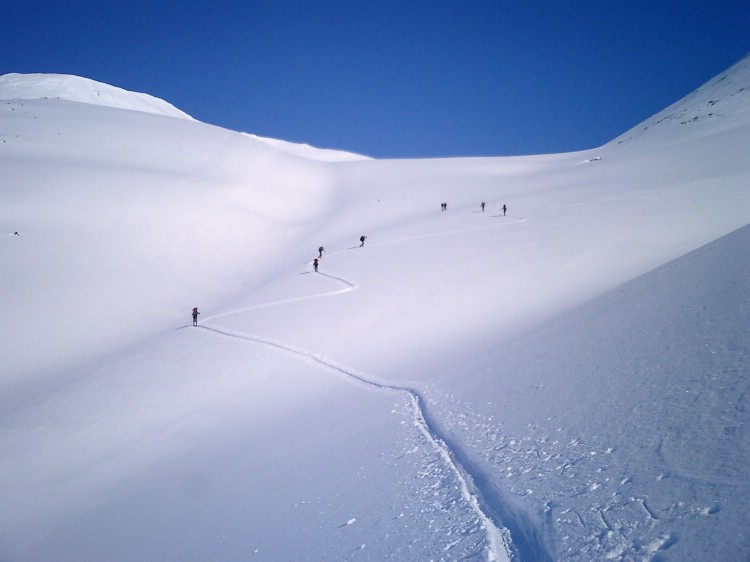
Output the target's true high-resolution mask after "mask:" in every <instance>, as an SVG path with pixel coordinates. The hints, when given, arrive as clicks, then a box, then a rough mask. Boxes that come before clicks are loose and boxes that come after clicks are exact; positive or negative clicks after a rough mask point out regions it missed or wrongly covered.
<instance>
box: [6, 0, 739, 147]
mask: <svg viewBox="0 0 750 562" xmlns="http://www.w3.org/2000/svg"><path fill="white" fill-rule="evenodd" d="M0 13H2V18H0V53H2V55H1V56H0V74H5V73H8V72H22V73H31V72H49V73H64V74H76V75H80V76H85V77H87V78H92V79H94V80H99V81H101V82H106V83H108V84H112V85H115V86H119V87H122V88H125V89H128V90H133V91H139V92H146V93H149V94H152V95H154V96H157V97H160V98H162V99H165V100H166V101H168V102H170V103H172V104H173V105H175V106H177V107H178V108H180V109H182V110H183V111H186V112H187V113H189V114H191V115H192V116H193V117H195V118H197V119H199V120H201V121H204V122H206V123H211V124H214V125H218V126H221V127H225V128H228V129H233V130H237V131H243V132H248V133H253V134H257V135H261V136H266V137H273V138H279V139H284V140H289V141H293V142H304V143H308V144H311V145H313V146H318V147H321V148H339V149H344V150H349V151H351V152H357V153H361V154H366V155H369V156H373V157H378V158H386V157H389V158H390V157H395V158H422V157H446V156H504V155H519V154H539V153H552V152H568V151H574V150H582V149H586V148H594V147H596V146H599V145H601V144H604V143H605V142H607V141H609V140H611V139H612V138H614V137H615V136H617V135H619V134H620V133H623V132H624V131H626V130H627V129H629V128H630V127H632V126H634V125H636V124H638V123H639V122H641V121H642V120H643V119H645V118H647V117H649V116H650V115H653V114H654V113H656V112H657V111H659V110H661V109H663V108H664V107H666V106H667V105H669V104H671V103H672V102H674V101H676V100H677V99H679V98H681V97H682V96H684V95H686V94H688V93H690V92H691V91H692V90H694V89H695V88H697V87H698V86H700V85H701V84H702V83H704V82H705V81H707V80H708V79H710V78H712V77H713V76H715V75H716V74H718V73H720V72H721V71H723V70H725V69H726V68H728V67H729V66H731V65H732V64H733V63H735V62H737V61H738V60H739V59H740V58H742V56H744V55H745V54H747V53H748V52H749V51H750V31H748V30H750V2H747V0H742V1H740V0H737V1H734V0H732V1H729V0H727V1H723V0H706V1H703V0H700V1H698V0H696V1H690V0H674V1H666V0H665V1H660V0H649V1H647V0H630V1H624V0H623V1H620V0H599V1H593V0H591V1H577V0H569V1H562V0H559V1H557V0H555V1H553V0H547V1H536V0H516V1H510V0H494V1H490V0H451V1H447V0H444V1H423V0H372V1H364V0H362V1H359V0H318V1H315V0H307V1H297V0H289V1H286V0H276V1H271V0H257V1H254V0H245V1H242V0H238V1H223V0H216V1H214V2H208V1H205V0H200V1H196V0H190V1H188V0H185V1H176V0H175V1H160V0H153V1H151V2H125V1H124V0H68V1H60V0H57V1H51V0H46V1H40V0H0Z"/></svg>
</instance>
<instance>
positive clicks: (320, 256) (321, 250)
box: [318, 246, 326, 258]
mask: <svg viewBox="0 0 750 562" xmlns="http://www.w3.org/2000/svg"><path fill="white" fill-rule="evenodd" d="M325 251H326V249H325V248H324V247H323V246H321V247H320V248H318V257H319V258H322V257H323V252H325Z"/></svg>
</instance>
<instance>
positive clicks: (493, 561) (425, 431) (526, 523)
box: [199, 220, 552, 562]
mask: <svg viewBox="0 0 750 562" xmlns="http://www.w3.org/2000/svg"><path fill="white" fill-rule="evenodd" d="M516 222H523V220H521V221H516ZM481 228H487V227H477V228H472V229H470V230H479V229H481ZM445 234H450V233H449V232H440V233H433V234H429V235H425V236H421V237H419V238H428V237H431V236H440V235H445ZM411 239H413V238H405V239H399V240H389V241H384V242H381V243H382V244H385V243H389V244H390V243H397V242H403V241H405V240H411ZM332 255H333V254H332ZM317 275H320V276H322V277H327V278H329V279H331V281H333V282H335V283H337V284H339V285H341V287H340V288H339V289H337V290H333V291H328V292H324V293H315V294H312V295H305V296H301V297H294V298H289V299H282V300H276V301H270V302H265V303H261V304H257V305H253V306H248V307H244V308H240V309H235V310H231V311H228V312H226V313H222V314H218V315H214V316H210V317H208V318H205V319H204V323H203V324H201V325H199V327H200V328H202V329H203V330H206V331H208V332H210V333H212V334H214V335H216V336H223V337H227V338H232V339H236V340H241V341H245V342H248V343H251V344H255V345H261V346H265V347H268V348H271V349H274V350H276V351H279V352H283V353H287V354H290V355H292V356H294V357H296V358H298V359H300V360H303V361H307V362H311V363H312V364H314V365H315V366H317V367H318V368H321V369H323V370H326V371H328V372H331V373H334V374H336V375H338V376H340V377H342V378H344V379H345V380H347V381H349V382H354V383H357V384H361V385H364V386H366V387H369V388H371V389H372V388H374V389H376V390H379V391H383V392H399V393H405V394H406V395H407V396H408V398H409V401H410V403H411V405H412V408H413V416H414V424H415V426H416V427H417V429H418V430H419V431H420V432H421V433H422V435H423V436H424V437H425V439H426V440H427V441H428V442H429V443H430V445H431V446H432V447H433V449H434V450H435V451H436V452H437V453H438V455H439V456H440V457H441V458H442V459H443V461H444V463H445V465H446V466H447V467H448V468H449V470H450V471H451V472H453V474H454V475H455V476H456V478H457V479H458V482H459V483H460V488H461V495H462V497H463V498H464V500H465V501H466V502H467V504H468V505H469V506H470V507H471V509H472V510H473V511H474V512H475V513H476V515H477V517H478V519H479V521H480V522H481V525H482V528H483V529H484V531H485V533H486V540H487V547H486V553H485V554H486V559H487V560H488V561H489V562H510V561H511V559H513V560H514V561H515V560H517V561H518V562H551V561H552V556H551V555H550V554H549V553H548V550H547V548H546V546H545V544H544V540H543V538H542V533H541V529H540V528H539V526H538V525H537V524H535V523H534V522H532V521H531V520H530V519H529V517H528V515H527V514H525V513H524V512H523V511H522V510H520V509H518V508H515V507H514V506H513V505H512V502H509V501H507V498H506V497H505V496H504V494H503V493H502V492H501V491H500V490H499V489H498V488H497V486H496V485H495V484H494V483H493V481H492V478H491V477H490V476H489V475H487V474H485V473H484V472H483V471H482V469H481V468H480V466H479V465H478V463H477V462H475V461H473V460H472V457H471V455H470V454H469V453H468V452H467V451H465V450H464V448H463V447H462V446H461V445H460V444H459V443H457V442H456V441H455V440H453V439H451V438H450V437H449V436H448V435H447V434H446V433H445V432H443V431H442V430H441V429H440V426H439V425H438V424H437V423H436V422H435V421H434V420H433V419H432V417H431V416H430V413H429V410H428V408H427V406H426V402H425V399H424V397H423V396H422V394H421V393H420V392H419V391H418V390H417V389H416V388H412V387H409V386H405V385H397V384H386V383H383V382H380V381H378V380H377V379H375V378H374V377H371V376H368V375H366V374H363V373H358V372H356V371H355V370H353V369H348V368H344V367H342V366H340V365H337V364H335V363H334V362H332V361H330V360H327V359H325V358H323V357H321V356H320V355H317V354H315V353H313V352H311V351H309V350H302V349H296V348H295V347H293V346H291V345H288V344H284V343H279V342H275V341H271V340H269V339H265V338H262V337H258V336H252V335H247V334H242V333H239V332H234V331H231V330H229V329H226V328H222V327H218V326H217V327H212V326H207V325H206V324H205V322H207V321H212V320H216V319H218V318H223V317H226V316H230V315H236V314H240V313H243V312H248V311H251V310H257V309H261V308H268V307H272V306H280V305H285V304H291V303H295V302H300V301H305V300H310V299H317V298H323V297H328V296H333V295H338V294H343V293H346V292H349V291H352V290H354V289H355V288H356V286H355V284H354V283H352V282H350V281H348V280H347V279H344V278H343V277H337V276H335V275H331V274H328V273H320V272H319V273H317Z"/></svg>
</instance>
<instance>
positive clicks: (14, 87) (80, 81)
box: [0, 73, 193, 120]
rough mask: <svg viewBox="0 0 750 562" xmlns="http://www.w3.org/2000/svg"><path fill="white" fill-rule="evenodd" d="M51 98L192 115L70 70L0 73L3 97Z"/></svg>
mask: <svg viewBox="0 0 750 562" xmlns="http://www.w3.org/2000/svg"><path fill="white" fill-rule="evenodd" d="M40 98H51V99H61V100H66V101H73V102H79V103H88V104H92V105H101V106H105V107H114V108H117V109H128V110H131V111H141V112H144V113H155V114H157V115H165V116H168V117H178V118H181V119H191V120H192V119H193V118H192V117H191V116H190V115H188V114H187V113H185V112H183V111H181V110H179V109H177V108H176V107H174V106H173V105H171V104H170V103H167V102H166V101H164V100H162V99H159V98H156V97H154V96H151V95H149V94H142V93H138V92H130V91H128V90H124V89H122V88H118V87H116V86H110V85H109V84H104V83H102V82H97V81H95V80H91V79H89V78H83V77H81V76H73V75H70V74H17V73H12V74H4V75H2V76H0V99H3V100H10V99H40Z"/></svg>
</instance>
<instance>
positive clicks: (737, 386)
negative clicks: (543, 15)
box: [0, 59, 750, 562]
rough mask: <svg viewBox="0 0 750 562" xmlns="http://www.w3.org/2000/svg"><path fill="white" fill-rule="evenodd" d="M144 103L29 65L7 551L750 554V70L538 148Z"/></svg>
mask: <svg viewBox="0 0 750 562" xmlns="http://www.w3.org/2000/svg"><path fill="white" fill-rule="evenodd" d="M92 92H94V93H92ZM95 92H99V94H96V93H95ZM63 94H64V95H63ZM144 96H145V95H144V94H133V93H131V92H126V91H124V90H121V89H118V88H114V87H111V86H107V85H102V84H98V83H93V82H92V81H89V80H87V79H82V78H77V77H70V76H58V75H18V74H14V75H6V76H2V77H0V99H4V101H0V166H1V167H2V170H3V180H4V181H3V185H2V188H0V203H1V204H0V233H2V234H3V236H0V272H2V275H1V276H0V309H2V310H3V312H4V322H3V324H2V327H1V328H0V342H1V343H0V346H2V347H1V348H0V356H1V357H2V374H1V375H0V404H1V405H2V408H1V409H0V450H2V451H3V454H2V457H0V476H1V477H0V493H1V494H2V497H3V506H2V508H0V558H2V559H3V560H11V561H16V560H18V561H20V560H51V559H54V560H59V561H64V560H104V559H106V560H165V559H179V560H207V559H211V560H341V559H347V558H355V559H362V560H371V559H372V560H375V559H389V558H390V559H396V560H446V561H447V560H457V559H472V560H473V559H476V560H498V561H500V560H514V561H516V560H521V561H523V562H528V561H547V560H557V561H566V560H571V561H572V560H632V561H635V560H652V561H655V562H657V561H658V562H664V561H669V560H680V561H684V560H696V561H698V560H701V561H702V560H738V559H746V558H748V557H750V538H749V537H748V535H747V529H748V528H750V517H749V516H748V514H747V511H746V509H745V506H746V505H747V503H748V501H749V500H750V481H749V479H748V478H747V476H746V474H747V467H748V464H749V462H750V434H748V432H749V431H750V429H749V428H750V424H748V421H749V420H748V411H750V403H749V402H748V400H749V398H748V397H750V389H749V388H748V385H749V384H750V383H748V380H747V372H748V356H749V354H750V349H749V348H750V338H748V325H749V324H748V312H750V310H749V306H750V304H749V303H750V298H748V297H749V295H748V286H747V279H748V277H749V276H750V260H749V259H748V256H747V251H746V249H747V247H748V244H749V243H750V227H748V226H747V224H748V218H747V211H746V210H747V208H748V204H749V203H750V191H748V189H747V186H748V182H749V180H750V164H749V163H748V162H747V158H746V154H747V147H748V139H749V138H750V111H748V108H749V107H750V103H748V102H749V101H750V59H744V60H743V61H741V62H740V63H738V64H737V65H735V66H734V67H733V68H731V69H729V70H728V71H727V72H725V73H723V74H722V75H721V76H720V77H717V78H716V79H715V80H713V81H711V82H709V83H707V84H706V85H705V86H703V87H702V88H700V89H699V90H697V91H696V92H694V93H693V94H691V95H690V96H687V97H686V98H684V99H683V100H680V101H678V102H677V103H676V104H674V105H673V106H671V107H670V108H667V109H665V111H664V112H661V113H660V114H657V115H656V116H654V117H653V118H651V119H650V120H647V121H646V122H644V124H642V125H639V126H637V127H635V128H633V129H632V130H631V131H628V132H626V133H625V134H623V135H622V136H620V137H618V139H614V140H613V141H612V142H610V143H608V144H607V145H605V146H603V147H599V148H597V149H593V150H588V151H582V152H578V153H571V154H557V155H541V156H529V157H513V158H462V159H435V160H430V159H426V160H371V159H367V158H364V157H361V156H358V155H352V154H347V153H342V152H339V151H330V150H320V149H315V148H312V147H309V146H304V145H294V144H292V143H286V142H283V141H274V140H273V139H262V138H259V137H254V136H253V135H247V134H242V133H236V132H232V131H227V130H223V129H220V128H217V127H212V126H210V125H206V124H204V123H200V122H198V121H195V120H192V119H190V118H187V116H185V115H184V114H182V115H181V112H179V110H176V109H174V111H173V110H172V109H170V108H171V107H172V106H170V105H169V104H167V103H166V102H163V101H161V100H157V99H156V98H151V97H150V96H149V97H144ZM482 201H485V202H486V203H487V205H486V209H485V211H484V212H483V211H482V210H481V209H480V207H479V204H480V202H482ZM442 202H447V203H448V207H447V210H446V211H441V210H440V203H442ZM503 204H506V205H507V206H508V213H507V215H506V216H503V213H502V211H501V210H500V209H501V207H502V206H503ZM15 232H18V236H16V235H14V233H15ZM360 235H367V236H368V239H367V241H366V243H365V245H364V246H363V247H361V248H360V247H359V237H360ZM321 245H323V246H325V248H326V251H325V252H324V254H323V257H322V258H321V260H320V261H321V263H320V270H319V272H318V273H315V272H313V271H312V265H311V261H312V258H314V257H317V255H318V254H317V248H318V247H319V246H321ZM194 306H198V307H199V309H200V311H201V315H200V317H199V326H198V327H197V328H195V327H192V326H191V325H190V324H191V320H190V310H191V309H192V308H193V307H194Z"/></svg>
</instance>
